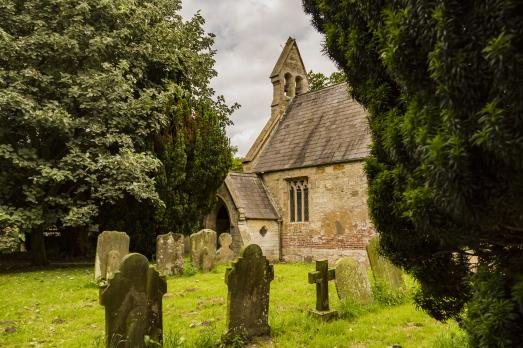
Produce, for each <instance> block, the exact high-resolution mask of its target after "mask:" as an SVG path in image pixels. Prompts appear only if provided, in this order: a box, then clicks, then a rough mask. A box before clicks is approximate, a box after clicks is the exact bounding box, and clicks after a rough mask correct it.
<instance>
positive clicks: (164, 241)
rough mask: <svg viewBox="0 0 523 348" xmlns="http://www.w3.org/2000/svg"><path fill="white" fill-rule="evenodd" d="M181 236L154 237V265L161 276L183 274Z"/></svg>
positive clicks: (178, 234) (165, 235)
mask: <svg viewBox="0 0 523 348" xmlns="http://www.w3.org/2000/svg"><path fill="white" fill-rule="evenodd" d="M183 239H184V238H183V234H180V233H167V234H161V235H159V236H158V237H156V264H157V266H158V271H159V272H160V273H161V274H162V275H169V276H171V275H174V274H182V273H183Z"/></svg>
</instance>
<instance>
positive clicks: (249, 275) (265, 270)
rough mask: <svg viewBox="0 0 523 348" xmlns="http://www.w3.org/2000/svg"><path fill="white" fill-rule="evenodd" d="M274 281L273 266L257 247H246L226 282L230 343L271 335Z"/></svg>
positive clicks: (228, 337) (227, 274)
mask: <svg viewBox="0 0 523 348" xmlns="http://www.w3.org/2000/svg"><path fill="white" fill-rule="evenodd" d="M273 279H274V269H273V266H272V265H270V264H269V262H268V261H267V259H266V258H265V256H263V253H262V250H261V248H260V246H259V245H256V244H250V245H248V246H246V247H245V248H244V249H243V250H242V251H241V252H240V257H238V259H237V260H236V261H234V262H233V263H232V267H230V268H227V271H226V273H225V283H226V284H227V287H228V290H229V291H228V296H227V333H226V335H225V338H226V340H227V339H232V338H234V337H236V336H242V337H244V338H250V337H254V336H264V335H268V334H269V333H270V326H269V292H270V283H271V281H272V280H273Z"/></svg>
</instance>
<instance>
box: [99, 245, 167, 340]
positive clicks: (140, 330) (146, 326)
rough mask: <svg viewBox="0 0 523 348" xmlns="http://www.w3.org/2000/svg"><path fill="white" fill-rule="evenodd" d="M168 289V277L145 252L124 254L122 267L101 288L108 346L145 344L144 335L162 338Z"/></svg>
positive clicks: (101, 302)
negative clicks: (164, 301)
mask: <svg viewBox="0 0 523 348" xmlns="http://www.w3.org/2000/svg"><path fill="white" fill-rule="evenodd" d="M166 291H167V282H166V280H165V277H161V276H160V274H159V273H158V271H157V270H155V269H154V267H153V266H150V265H149V261H148V260H147V258H146V257H145V256H143V255H141V254H136V253H132V254H128V255H127V256H125V257H124V258H123V260H122V262H121V263H120V270H119V271H118V272H116V273H115V274H114V277H113V278H110V279H109V280H108V285H107V286H105V287H104V288H101V289H100V304H101V305H102V306H104V307H105V342H106V346H107V347H118V348H120V347H121V348H134V347H138V348H141V347H145V341H144V337H145V336H149V337H150V338H151V339H153V340H155V341H156V342H159V343H160V342H162V338H163V333H162V296H163V295H164V294H165V293H166Z"/></svg>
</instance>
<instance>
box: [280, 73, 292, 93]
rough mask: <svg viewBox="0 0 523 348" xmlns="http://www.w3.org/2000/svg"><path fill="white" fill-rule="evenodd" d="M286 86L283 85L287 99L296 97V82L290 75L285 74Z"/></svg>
mask: <svg viewBox="0 0 523 348" xmlns="http://www.w3.org/2000/svg"><path fill="white" fill-rule="evenodd" d="M283 77H284V79H285V84H284V85H283V92H284V94H285V95H286V96H287V97H294V81H293V78H292V75H291V74H290V73H285V75H284V76H283Z"/></svg>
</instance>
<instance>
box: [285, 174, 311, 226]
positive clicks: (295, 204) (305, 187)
mask: <svg viewBox="0 0 523 348" xmlns="http://www.w3.org/2000/svg"><path fill="white" fill-rule="evenodd" d="M289 212H290V213H289V220H290V222H306V221H309V184H308V180H307V179H306V178H305V179H304V178H301V179H299V180H290V181H289Z"/></svg>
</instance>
